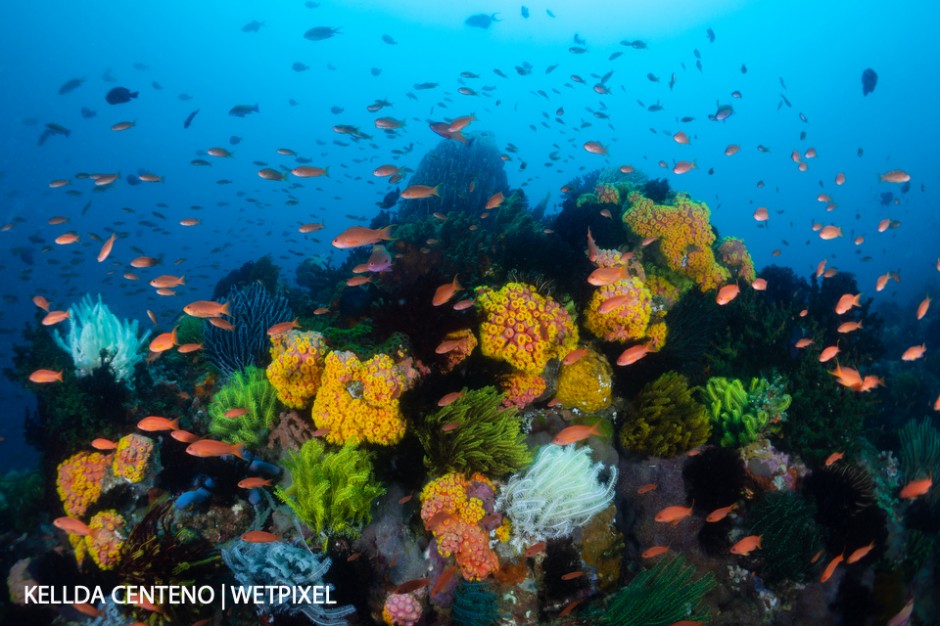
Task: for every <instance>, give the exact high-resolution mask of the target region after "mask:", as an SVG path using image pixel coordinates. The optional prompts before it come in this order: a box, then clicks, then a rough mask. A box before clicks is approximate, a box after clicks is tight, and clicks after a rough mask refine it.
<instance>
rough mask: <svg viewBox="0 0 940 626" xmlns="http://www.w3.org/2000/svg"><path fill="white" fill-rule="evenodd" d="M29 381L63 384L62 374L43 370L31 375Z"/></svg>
mask: <svg viewBox="0 0 940 626" xmlns="http://www.w3.org/2000/svg"><path fill="white" fill-rule="evenodd" d="M29 381H30V382H32V383H61V382H62V372H53V371H52V370H42V369H40V370H36V371H35V372H33V373H32V374H30V375H29Z"/></svg>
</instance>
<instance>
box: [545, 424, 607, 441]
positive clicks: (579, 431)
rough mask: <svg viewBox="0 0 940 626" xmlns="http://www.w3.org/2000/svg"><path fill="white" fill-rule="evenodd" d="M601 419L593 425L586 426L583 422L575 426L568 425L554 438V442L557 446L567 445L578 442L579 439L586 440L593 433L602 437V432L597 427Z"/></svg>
mask: <svg viewBox="0 0 940 626" xmlns="http://www.w3.org/2000/svg"><path fill="white" fill-rule="evenodd" d="M600 423H601V422H600V420H598V421H596V422H594V424H592V425H591V426H584V425H583V424H576V425H574V426H568V427H567V428H565V429H563V430H562V431H561V432H559V433H558V434H557V435H555V438H554V439H552V443H553V444H554V445H556V446H567V445H568V444H571V443H576V442H578V441H584V440H585V439H587V438H588V437H590V436H591V435H594V436H595V437H600V436H601V432H600V431H599V430H598V429H597V426H598V424H600Z"/></svg>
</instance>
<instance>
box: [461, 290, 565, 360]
mask: <svg viewBox="0 0 940 626" xmlns="http://www.w3.org/2000/svg"><path fill="white" fill-rule="evenodd" d="M476 304H477V306H478V307H480V309H481V310H482V311H483V314H484V320H483V322H482V323H481V324H480V350H481V351H482V353H483V355H484V356H487V357H490V358H495V359H500V360H502V361H505V362H507V363H509V364H510V365H512V366H513V367H514V368H515V369H517V370H520V371H523V372H527V373H530V374H539V373H541V372H542V370H543V369H545V365H546V364H547V363H548V361H549V360H550V359H552V358H561V357H563V356H564V355H565V354H567V353H568V352H570V351H571V350H572V349H573V348H574V346H576V345H577V343H578V331H577V328H576V327H575V324H574V320H572V319H571V316H570V315H568V312H567V311H565V309H564V307H562V306H561V305H560V304H558V303H557V302H555V301H554V300H552V299H551V298H547V297H545V296H542V295H541V294H539V293H538V292H537V291H536V290H535V288H534V287H532V286H531V285H526V284H524V283H507V284H505V285H503V287H502V288H500V289H498V290H493V289H490V288H486V287H483V288H480V289H479V290H478V291H477V298H476Z"/></svg>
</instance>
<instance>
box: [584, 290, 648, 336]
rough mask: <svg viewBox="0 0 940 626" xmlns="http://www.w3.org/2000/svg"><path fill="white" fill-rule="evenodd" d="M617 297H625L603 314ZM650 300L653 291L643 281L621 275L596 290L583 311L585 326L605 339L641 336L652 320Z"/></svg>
mask: <svg viewBox="0 0 940 626" xmlns="http://www.w3.org/2000/svg"><path fill="white" fill-rule="evenodd" d="M618 296H624V297H625V298H626V299H625V300H623V302H622V304H618V305H617V306H614V307H613V308H610V309H609V310H604V312H603V313H601V308H602V307H606V306H609V305H605V302H607V301H608V300H611V299H612V298H616V297H618ZM651 302H652V300H651V298H650V292H649V290H648V289H646V287H645V286H644V285H643V281H642V280H640V279H639V278H622V279H620V280H618V281H616V282H614V283H612V284H610V285H604V286H603V287H598V288H597V289H595V290H594V295H593V296H591V301H590V302H589V303H588V306H587V309H586V310H585V311H584V327H585V328H587V329H588V330H589V331H591V332H592V333H594V334H595V335H596V336H597V337H599V338H600V339H603V340H604V341H621V342H627V341H635V340H637V339H642V338H643V336H644V335H645V334H646V326H647V324H649V320H650V312H651V310H652V308H651Z"/></svg>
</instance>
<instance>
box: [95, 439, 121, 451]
mask: <svg viewBox="0 0 940 626" xmlns="http://www.w3.org/2000/svg"><path fill="white" fill-rule="evenodd" d="M91 447H92V448H94V449H95V450H114V449H115V448H117V444H116V443H114V442H113V441H111V440H110V439H105V438H103V437H99V438H97V439H95V440H93V441H92V442H91Z"/></svg>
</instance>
